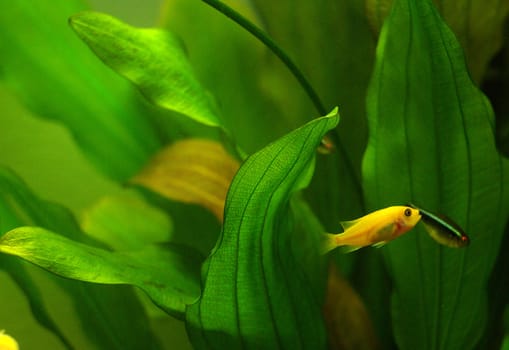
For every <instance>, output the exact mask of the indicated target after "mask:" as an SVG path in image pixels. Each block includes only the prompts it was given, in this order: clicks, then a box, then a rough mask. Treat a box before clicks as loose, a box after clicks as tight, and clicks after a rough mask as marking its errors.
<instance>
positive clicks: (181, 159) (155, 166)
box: [131, 139, 240, 221]
mask: <svg viewBox="0 0 509 350" xmlns="http://www.w3.org/2000/svg"><path fill="white" fill-rule="evenodd" d="M239 166H240V164H239V162H238V161H237V160H236V159H235V158H233V157H232V156H230V155H229V154H228V152H226V150H225V149H224V147H223V146H222V145H221V144H220V143H219V142H216V141H212V140H205V139H186V140H182V141H177V142H175V143H173V144H172V145H170V146H168V147H166V148H164V149H162V150H161V151H160V152H158V153H157V154H156V155H155V156H154V157H153V158H152V159H151V161H150V162H149V163H148V164H147V166H146V167H145V168H144V169H143V170H142V171H141V172H140V173H139V174H138V175H137V176H135V177H134V178H133V179H132V180H131V182H132V183H135V184H138V185H142V186H143V187H146V188H148V189H150V190H152V191H154V192H156V193H158V194H160V195H162V196H165V197H167V198H170V199H172V200H175V201H180V202H184V203H190V204H197V205H201V206H203V207H204V208H207V209H208V210H210V211H211V212H212V213H213V214H214V215H215V216H216V217H217V218H218V220H220V221H222V220H223V210H224V202H225V200H226V194H227V192H228V188H229V187H230V183H231V181H232V179H233V176H234V175H235V173H236V172H237V170H238V169H239Z"/></svg>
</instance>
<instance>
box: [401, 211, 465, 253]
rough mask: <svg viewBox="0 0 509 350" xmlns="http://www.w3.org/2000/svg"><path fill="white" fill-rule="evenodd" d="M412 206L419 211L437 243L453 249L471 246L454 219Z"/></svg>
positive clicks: (425, 225) (429, 232)
mask: <svg viewBox="0 0 509 350" xmlns="http://www.w3.org/2000/svg"><path fill="white" fill-rule="evenodd" d="M410 206H411V207H412V208H414V209H416V210H419V212H420V213H421V215H422V223H423V224H424V228H425V229H426V231H427V232H428V234H429V235H430V236H431V238H433V239H434V240H435V241H436V242H438V243H440V244H442V245H445V246H447V247H451V248H461V247H466V246H467V245H469V244H470V239H469V238H468V236H467V234H466V233H465V232H464V231H463V229H462V228H461V227H460V226H459V225H458V224H456V223H455V222H454V221H453V220H452V219H450V218H448V217H447V216H445V215H441V214H435V213H432V212H430V211H427V210H424V209H421V208H418V207H416V206H415V205H413V204H410Z"/></svg>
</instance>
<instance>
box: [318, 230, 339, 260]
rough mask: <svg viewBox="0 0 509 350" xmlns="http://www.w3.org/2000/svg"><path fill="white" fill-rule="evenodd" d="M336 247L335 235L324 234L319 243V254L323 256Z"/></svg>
mask: <svg viewBox="0 0 509 350" xmlns="http://www.w3.org/2000/svg"><path fill="white" fill-rule="evenodd" d="M337 246H338V245H337V243H336V235H335V234H332V233H325V234H323V235H322V242H321V243H320V254H321V255H325V254H327V253H328V252H330V251H331V250H333V249H334V248H336V247H337Z"/></svg>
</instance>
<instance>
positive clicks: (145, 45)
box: [69, 12, 223, 127]
mask: <svg viewBox="0 0 509 350" xmlns="http://www.w3.org/2000/svg"><path fill="white" fill-rule="evenodd" d="M69 23H70V25H71V27H72V28H73V29H74V31H75V32H76V34H78V36H79V37H80V38H81V39H82V40H83V41H84V42H85V43H86V44H87V45H88V46H89V47H90V48H91V49H92V51H94V53H95V54H96V55H97V56H98V57H99V58H100V59H101V60H102V61H103V62H104V63H105V64H107V65H108V66H110V67H111V68H112V69H114V70H115V71H116V72H117V73H118V74H120V75H122V76H124V77H125V78H127V79H129V80H130V81H131V82H133V83H134V84H135V85H136V86H137V87H138V88H139V89H140V91H141V93H142V94H143V95H144V96H145V97H146V98H148V99H149V100H150V101H151V102H152V103H154V104H155V105H157V106H160V107H162V108H166V109H169V110H173V111H177V112H179V113H182V114H184V115H187V116H188V117H190V118H192V119H194V120H196V121H198V122H200V123H203V124H205V125H209V126H219V127H222V126H223V125H222V122H221V121H220V119H219V117H218V115H217V113H216V111H215V106H214V104H213V102H212V100H211V99H210V96H209V95H208V93H207V92H206V91H205V90H204V89H203V87H202V86H201V85H200V83H199V82H198V81H197V80H196V78H195V76H194V73H193V71H192V68H191V66H190V64H189V62H188V60H187V57H186V55H185V53H184V50H183V48H182V45H181V42H180V41H179V40H178V39H177V38H176V37H175V36H174V35H173V34H172V33H171V32H169V31H165V30H161V29H139V28H134V27H131V26H129V25H127V24H126V23H123V22H121V21H120V20H118V19H116V18H114V17H111V16H109V15H106V14H102V13H97V12H82V13H79V14H76V15H74V16H72V17H71V18H70V20H69Z"/></svg>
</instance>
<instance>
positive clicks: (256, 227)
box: [0, 0, 509, 350]
mask: <svg viewBox="0 0 509 350" xmlns="http://www.w3.org/2000/svg"><path fill="white" fill-rule="evenodd" d="M206 3H209V4H212V5H213V6H215V7H217V8H216V9H213V8H211V7H209V6H207V4H206ZM229 3H230V5H232V6H234V7H235V9H236V10H237V12H235V11H233V10H230V8H228V7H225V6H224V4H222V3H220V2H217V1H212V0H207V1H204V2H200V1H189V0H168V1H167V3H166V6H165V7H164V8H163V9H162V17H161V23H160V26H159V27H158V28H138V27H135V26H131V25H129V24H127V23H125V22H123V21H121V20H119V19H117V18H115V17H112V16H110V15H107V14H104V13H99V12H94V11H90V9H88V10H87V8H86V6H85V5H84V4H82V3H81V1H78V0H71V1H63V0H62V1H60V0H59V1H53V2H51V4H50V3H48V2H45V1H42V0H37V1H31V2H29V1H21V0H20V1H15V2H12V3H10V4H5V5H2V11H0V26H1V30H0V53H1V55H0V80H1V82H2V84H3V86H4V87H5V88H6V89H8V90H9V91H10V93H12V94H13V95H14V96H16V97H17V98H19V101H21V103H23V104H24V106H26V108H28V109H29V110H30V111H31V112H32V113H34V114H35V115H38V116H41V117H43V118H47V119H49V120H52V121H56V122H58V123H60V124H61V125H63V126H65V127H66V128H67V129H68V130H69V131H70V133H71V134H72V136H73V138H74V140H75V142H76V144H77V145H78V147H79V148H80V149H81V151H82V152H83V154H85V155H86V157H87V158H88V160H89V161H90V163H91V164H93V165H94V166H95V167H96V168H97V169H99V170H100V171H101V172H103V173H104V174H105V175H106V176H108V177H109V178H110V179H112V180H114V181H115V182H117V183H119V184H121V185H123V186H124V187H126V189H125V191H124V192H125V193H123V194H122V195H120V196H111V195H108V196H106V197H105V198H98V200H97V203H96V204H95V205H93V206H92V207H91V208H89V209H87V210H86V211H85V213H84V214H83V215H82V216H81V217H80V218H76V217H75V216H73V214H72V213H71V211H69V210H68V209H66V208H64V207H63V206H61V205H58V204H55V203H51V202H49V201H46V200H44V199H42V198H40V196H39V195H37V194H36V192H34V190H32V189H30V188H29V187H28V186H27V185H26V184H25V183H24V182H23V180H22V179H21V178H20V177H19V176H18V175H16V174H15V172H13V171H11V170H8V169H7V168H5V167H2V168H0V234H1V236H0V252H2V253H4V254H1V255H0V267H1V268H2V270H4V271H5V272H6V273H7V274H8V275H9V276H10V277H11V278H12V280H14V281H15V282H16V284H17V285H18V286H19V287H20V290H22V292H23V293H24V295H25V297H26V299H27V301H28V302H29V304H30V307H31V310H32V314H33V317H34V319H35V320H37V322H38V323H39V324H40V325H42V326H43V327H45V328H46V329H47V330H49V331H51V332H52V333H53V334H54V335H55V336H56V337H58V339H59V342H60V343H61V345H62V346H63V347H65V348H69V349H71V348H83V347H85V345H83V343H81V341H82V340H78V339H76V338H75V337H74V335H73V332H72V329H71V328H70V325H69V324H68V323H66V322H63V321H62V320H61V319H60V318H59V316H58V309H56V308H55V307H54V305H53V306H52V305H50V304H49V303H48V301H47V296H46V295H47V294H48V293H50V292H49V291H48V289H47V285H48V283H49V282H50V283H52V284H56V285H57V286H58V288H59V289H60V290H62V291H63V294H64V295H65V296H66V298H68V299H69V300H71V303H72V305H73V312H74V313H73V315H72V316H71V318H73V319H74V320H75V322H80V323H81V325H82V327H83V329H84V332H85V333H86V335H85V342H86V344H87V345H86V346H89V347H95V348H98V349H159V348H163V347H164V345H163V344H162V342H161V340H160V339H161V334H162V332H161V331H160V330H159V329H158V328H157V327H155V326H154V322H153V320H154V319H156V318H159V319H169V318H170V317H172V318H175V319H177V320H180V321H182V322H184V323H185V325H186V331H187V335H188V338H189V341H190V342H191V344H192V346H193V347H194V348H197V349H237V348H255V349H258V348H264V349H273V348H274V349H279V348H284V349H298V348H304V349H324V348H327V347H329V348H334V349H373V348H381V349H392V348H394V347H398V348H400V349H426V350H428V349H471V348H482V349H498V348H500V346H501V344H502V342H503V339H504V334H505V332H506V331H507V329H505V328H504V309H505V308H506V306H507V301H508V292H509V290H508V286H509V281H508V278H509V277H508V276H509V274H507V268H508V263H509V261H508V258H507V254H505V250H506V249H507V248H508V247H509V246H508V244H509V241H508V238H509V233H507V229H506V224H507V219H508V214H509V193H508V190H509V172H508V171H509V168H508V167H509V162H508V161H507V159H505V158H504V156H503V154H505V155H507V154H508V153H509V151H508V149H509V148H508V146H509V141H508V138H507V132H506V130H507V125H508V124H507V111H508V109H507V103H508V102H507V99H506V98H504V94H506V92H507V83H508V82H509V80H508V78H507V72H508V71H507V69H508V68H507V67H508V64H509V60H508V57H509V56H508V55H507V46H506V45H507V42H508V41H507V38H506V34H507V33H505V36H504V23H507V15H508V13H509V4H507V3H505V2H501V1H492V0H483V1H479V0H470V1H466V0H465V1H463V0H461V1H456V0H455V1H453V0H450V1H449V0H442V1H437V2H436V4H434V3H433V2H432V1H431V0H422V1H413V0H394V1H391V0H327V1H318V2H317V1H301V0H298V1H282V0H280V1H267V0H252V1H250V2H240V3H237V2H233V1H232V2H229ZM218 9H219V11H217V10H218ZM221 12H223V13H221ZM239 13H240V14H242V15H243V16H240V15H239ZM223 14H226V15H227V16H229V17H230V18H231V19H234V21H230V20H228V19H227V18H226V17H225V16H223ZM67 18H69V26H67V23H66V20H67ZM235 21H236V22H235ZM241 26H244V27H245V28H241ZM246 28H247V29H248V30H249V31H251V33H252V34H254V35H255V36H257V37H258V39H260V40H261V41H264V44H262V43H261V42H260V41H258V40H256V39H255V38H254V37H253V35H251V34H249V33H248V32H247V31H246V30H245V29H246ZM258 28H261V29H258ZM265 33H268V34H270V36H269V35H268V34H265ZM274 53H276V55H274ZM277 56H278V57H277ZM288 68H289V69H288ZM295 78H297V79H295ZM336 106H338V107H339V108H338V107H336ZM340 114H341V117H340V116H339V115H340ZM4 128H9V125H4ZM22 146H23V145H20V146H19V147H22ZM15 151H16V150H12V152H15ZM41 162H44V159H41ZM65 170H66V167H65V164H63V165H62V167H61V169H60V171H62V172H65ZM80 186H83V187H87V186H88V185H87V183H86V179H85V181H84V182H83V183H81V184H80ZM69 196H73V194H72V193H69ZM405 203H415V204H416V205H418V206H420V207H422V208H429V210H431V211H433V212H438V213H443V214H445V215H447V216H448V217H450V218H452V219H453V220H454V221H455V222H457V223H458V224H459V226H460V227H462V228H463V229H464V230H465V232H467V233H468V235H469V237H470V245H469V246H468V247H466V248H461V249H454V248H449V247H444V246H440V245H438V244H437V243H436V242H435V241H433V240H432V239H430V237H429V236H428V235H426V234H425V233H424V228H423V227H419V225H418V226H417V227H416V229H415V230H414V231H412V232H411V233H408V234H405V235H404V236H402V237H401V238H398V239H397V240H395V241H394V242H391V243H390V244H388V245H386V246H385V247H383V248H380V249H374V248H364V249H362V250H360V251H358V252H355V253H352V254H347V255H344V254H339V253H335V252H332V253H330V254H329V255H326V256H322V255H320V253H319V249H318V243H319V241H320V238H321V235H322V234H323V233H324V232H339V231H340V228H339V221H345V220H349V219H353V218H357V217H360V216H362V215H364V214H366V213H368V212H370V211H373V210H375V209H380V208H383V207H387V206H390V205H402V204H405ZM33 265H37V266H38V267H35V266H33ZM39 267H42V268H43V269H44V270H46V271H44V270H42V269H40V268H39ZM62 277H63V278H62ZM48 281H49V282H48ZM133 287H135V288H133ZM139 291H142V292H143V294H141V293H139ZM145 295H146V296H148V297H149V298H150V300H151V301H152V302H153V304H154V305H157V309H154V307H153V305H151V304H148V303H147V302H146V299H145ZM160 310H163V311H164V312H165V314H164V316H162V314H161V313H160V312H161V311H160ZM158 312H159V313H158ZM168 315H169V316H168ZM0 326H1V327H0V328H6V329H7V330H8V325H0ZM8 332H9V334H13V333H12V332H10V331H9V330H8ZM163 332H164V331H163ZM13 335H14V336H15V337H16V339H17V340H18V342H19V343H20V346H21V348H23V337H27V336H29V335H16V334H13ZM507 344H508V343H505V344H504V346H506V347H507Z"/></svg>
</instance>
